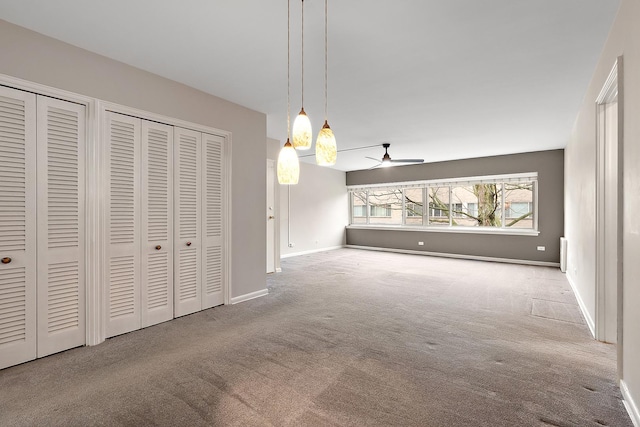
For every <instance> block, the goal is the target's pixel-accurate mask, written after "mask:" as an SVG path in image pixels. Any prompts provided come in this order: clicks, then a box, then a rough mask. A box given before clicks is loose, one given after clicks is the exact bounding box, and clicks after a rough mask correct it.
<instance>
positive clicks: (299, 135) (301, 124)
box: [293, 108, 313, 150]
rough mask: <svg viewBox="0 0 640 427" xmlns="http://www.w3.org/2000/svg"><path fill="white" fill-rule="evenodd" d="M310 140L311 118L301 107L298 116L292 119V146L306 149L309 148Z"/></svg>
mask: <svg viewBox="0 0 640 427" xmlns="http://www.w3.org/2000/svg"><path fill="white" fill-rule="evenodd" d="M312 142H313V133H312V131H311V120H309V117H308V116H307V113H305V112H304V108H302V109H301V110H300V114H298V117H296V119H295V120H294V121H293V147H294V148H295V149H296V150H308V149H309V148H311V143H312Z"/></svg>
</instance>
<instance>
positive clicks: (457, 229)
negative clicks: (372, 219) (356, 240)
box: [346, 224, 540, 236]
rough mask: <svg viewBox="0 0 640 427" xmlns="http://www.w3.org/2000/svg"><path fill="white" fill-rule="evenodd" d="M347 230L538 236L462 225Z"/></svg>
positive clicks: (358, 226) (352, 227) (354, 227)
mask: <svg viewBox="0 0 640 427" xmlns="http://www.w3.org/2000/svg"><path fill="white" fill-rule="evenodd" d="M346 228H347V229H348V230H387V231H421V232H423V233H462V234H497V235H505V236H538V235H540V231H538V230H531V229H523V228H497V227H464V226H460V225H458V226H456V225H443V226H436V227H434V226H422V227H411V226H406V225H395V226H394V225H379V224H378V225H365V224H351V225H347V227H346Z"/></svg>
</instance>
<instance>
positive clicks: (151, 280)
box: [141, 120, 173, 327]
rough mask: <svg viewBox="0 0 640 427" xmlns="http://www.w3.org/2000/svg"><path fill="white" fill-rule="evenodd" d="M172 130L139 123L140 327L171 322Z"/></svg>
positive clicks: (167, 127) (155, 124)
mask: <svg viewBox="0 0 640 427" xmlns="http://www.w3.org/2000/svg"><path fill="white" fill-rule="evenodd" d="M172 170H173V127H172V126H168V125H163V124H160V123H155V122H149V121H147V120H142V218H143V221H142V224H141V228H142V277H141V280H142V289H141V291H142V327H146V326H150V325H155V324H156V323H160V322H164V321H166V320H170V319H173V244H172V242H173V172H172Z"/></svg>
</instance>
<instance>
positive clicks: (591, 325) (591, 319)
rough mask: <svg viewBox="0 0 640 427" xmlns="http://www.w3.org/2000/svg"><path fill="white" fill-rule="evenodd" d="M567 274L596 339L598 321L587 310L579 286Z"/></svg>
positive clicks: (590, 330)
mask: <svg viewBox="0 0 640 427" xmlns="http://www.w3.org/2000/svg"><path fill="white" fill-rule="evenodd" d="M566 276H567V281H568V282H569V285H571V290H572V291H573V294H574V295H575V296H576V300H578V306H579V307H580V311H581V312H582V316H583V317H584V320H585V321H586V322H587V326H588V327H589V332H591V336H592V337H593V338H594V339H595V338H596V322H594V321H593V318H592V317H591V315H590V314H589V311H587V306H586V305H585V303H584V301H583V300H582V296H580V293H579V292H578V288H577V287H576V284H575V283H573V280H572V279H571V276H569V275H568V274H567V275H566Z"/></svg>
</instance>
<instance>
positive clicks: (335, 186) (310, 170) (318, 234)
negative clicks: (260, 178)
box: [267, 139, 349, 256]
mask: <svg viewBox="0 0 640 427" xmlns="http://www.w3.org/2000/svg"><path fill="white" fill-rule="evenodd" d="M267 144H268V148H267V156H268V157H269V158H272V159H274V160H276V161H277V159H278V153H279V152H280V148H281V146H282V145H283V144H284V143H280V141H276V140H273V139H269V140H268V142H267ZM299 154H302V153H299ZM338 155H339V154H338ZM289 202H290V204H291V206H290V207H289ZM279 209H280V222H279V226H280V255H281V256H287V255H289V256H291V255H293V254H298V253H304V252H307V251H315V250H322V249H327V248H334V247H336V246H343V245H344V244H345V226H346V225H347V223H348V217H349V211H348V210H349V204H348V196H347V187H346V173H345V172H341V171H337V170H334V169H330V168H326V167H322V166H317V165H315V164H309V163H304V162H300V181H299V182H298V184H297V185H291V186H286V185H282V186H280V205H279ZM289 215H290V216H289ZM289 242H291V243H293V244H294V246H293V247H289V245H288V243H289Z"/></svg>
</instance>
